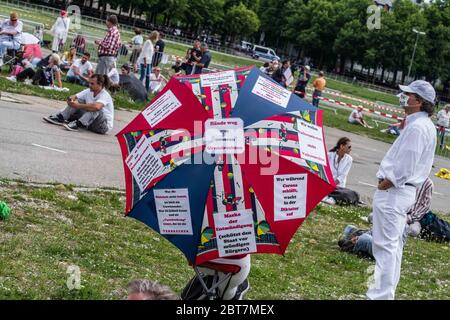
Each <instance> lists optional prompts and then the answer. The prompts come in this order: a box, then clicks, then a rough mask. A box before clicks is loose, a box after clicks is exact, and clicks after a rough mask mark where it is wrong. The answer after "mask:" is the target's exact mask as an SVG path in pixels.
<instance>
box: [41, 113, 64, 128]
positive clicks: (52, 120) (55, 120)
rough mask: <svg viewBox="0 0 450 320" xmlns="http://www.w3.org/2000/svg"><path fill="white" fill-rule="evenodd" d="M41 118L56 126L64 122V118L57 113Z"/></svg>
mask: <svg viewBox="0 0 450 320" xmlns="http://www.w3.org/2000/svg"><path fill="white" fill-rule="evenodd" d="M42 119H44V120H45V121H47V122H48V123H51V124H56V125H58V126H62V125H63V124H64V123H65V122H66V121H65V120H64V118H63V116H62V115H61V114H59V113H58V114H55V115H51V116H48V117H44V118H42Z"/></svg>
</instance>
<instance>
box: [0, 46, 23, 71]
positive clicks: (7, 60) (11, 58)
mask: <svg viewBox="0 0 450 320" xmlns="http://www.w3.org/2000/svg"><path fill="white" fill-rule="evenodd" d="M22 51H23V46H22V44H21V43H19V48H18V49H15V48H12V49H7V50H6V54H5V56H4V57H3V65H9V72H11V71H12V69H13V66H14V65H16V64H17V54H18V53H19V52H22Z"/></svg>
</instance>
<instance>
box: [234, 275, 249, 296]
mask: <svg viewBox="0 0 450 320" xmlns="http://www.w3.org/2000/svg"><path fill="white" fill-rule="evenodd" d="M249 289H250V283H249V282H248V279H245V280H244V282H242V283H241V284H240V285H239V286H238V288H237V290H236V294H235V295H234V297H233V299H232V300H242V299H243V298H244V295H245V294H246V293H247V291H248V290H249Z"/></svg>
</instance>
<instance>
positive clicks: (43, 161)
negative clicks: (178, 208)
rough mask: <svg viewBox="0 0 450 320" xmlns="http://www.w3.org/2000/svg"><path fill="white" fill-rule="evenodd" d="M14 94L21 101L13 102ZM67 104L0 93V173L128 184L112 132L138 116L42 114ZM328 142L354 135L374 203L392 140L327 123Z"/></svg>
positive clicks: (447, 187)
mask: <svg viewBox="0 0 450 320" xmlns="http://www.w3.org/2000/svg"><path fill="white" fill-rule="evenodd" d="M8 97H11V98H13V100H14V99H15V100H16V101H17V102H18V103H16V102H12V101H13V100H10V99H8ZM63 106H64V103H63V102H55V101H48V100H45V99H42V98H38V97H32V96H21V95H13V94H9V93H5V94H3V95H2V98H1V99H0V177H4V178H9V179H21V180H27V181H34V182H60V183H72V184H76V185H83V186H104V187H115V188H121V189H123V188H124V179H123V168H122V163H121V156H120V150H119V145H118V143H117V140H116V138H115V136H114V134H115V133H117V132H118V131H119V130H120V129H122V128H123V127H124V126H125V125H126V124H127V123H128V122H129V121H130V120H132V119H133V118H134V117H135V116H136V113H135V112H129V111H116V114H115V128H114V130H113V132H112V133H111V134H108V135H97V134H93V133H90V132H69V131H66V130H64V129H63V128H61V127H58V126H54V125H49V124H47V123H44V122H43V121H42V120H41V119H42V117H43V116H46V115H48V114H50V113H54V112H55V111H57V110H58V109H59V108H62V107H63ZM325 135H326V141H327V147H328V148H331V147H332V146H333V145H334V144H335V142H336V141H337V140H338V139H339V138H340V137H342V136H347V137H349V138H350V139H351V140H352V141H353V153H352V156H353V158H354V162H353V167H352V171H351V172H350V176H349V178H348V187H349V188H352V189H354V190H357V191H358V192H360V193H361V194H362V196H363V199H365V200H366V201H368V202H369V203H370V201H371V198H372V196H373V192H374V190H375V184H376V181H375V180H376V179H375V173H376V171H377V169H378V166H379V163H380V161H381V159H382V158H383V155H384V154H385V152H386V151H387V150H388V148H389V144H386V143H384V142H380V141H376V140H371V139H368V138H366V137H363V136H360V135H356V134H352V133H348V132H343V131H340V130H337V129H331V128H325ZM434 165H435V168H433V173H434V172H436V171H437V170H438V169H439V168H450V160H449V159H444V158H442V157H436V160H435V164H434ZM432 179H433V181H434V183H435V191H436V192H435V195H434V197H433V204H432V208H433V210H437V211H443V212H449V209H448V199H449V198H450V181H448V180H442V179H438V178H436V177H434V176H432Z"/></svg>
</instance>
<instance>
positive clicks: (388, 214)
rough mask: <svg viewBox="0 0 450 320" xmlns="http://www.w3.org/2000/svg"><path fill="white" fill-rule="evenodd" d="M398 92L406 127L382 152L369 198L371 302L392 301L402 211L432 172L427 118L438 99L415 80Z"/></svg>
mask: <svg viewBox="0 0 450 320" xmlns="http://www.w3.org/2000/svg"><path fill="white" fill-rule="evenodd" d="M400 89H401V90H402V93H400V95H399V97H400V105H401V106H402V107H403V108H404V109H405V114H406V121H405V128H404V129H403V132H402V134H401V135H400V136H399V137H398V138H397V140H395V142H394V144H393V145H392V146H391V148H390V149H389V151H388V152H387V153H386V155H385V157H384V159H383V161H382V162H381V164H380V168H379V170H378V172H377V175H376V176H377V178H378V180H379V183H378V190H377V191H375V195H374V198H373V232H372V235H373V244H372V249H373V255H374V257H375V260H376V266H375V274H374V283H372V284H371V285H370V287H369V290H368V291H367V298H368V299H371V300H375V299H381V300H388V299H389V300H392V299H394V298H395V290H396V288H397V284H398V282H399V279H400V269H401V260H402V253H403V241H402V235H403V233H404V230H405V226H406V213H407V212H408V210H409V209H410V208H411V207H412V206H413V205H414V201H415V196H416V188H417V187H419V186H420V185H421V184H422V183H423V182H424V181H425V179H426V178H427V177H428V175H429V174H430V171H431V167H432V164H433V161H434V151H435V148H436V129H435V127H434V125H433V122H432V121H431V119H430V117H431V115H432V114H433V111H434V102H435V98H436V92H435V90H434V88H433V87H432V85H431V84H430V83H428V82H426V81H422V80H417V81H414V82H412V83H411V84H410V85H409V86H400Z"/></svg>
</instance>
